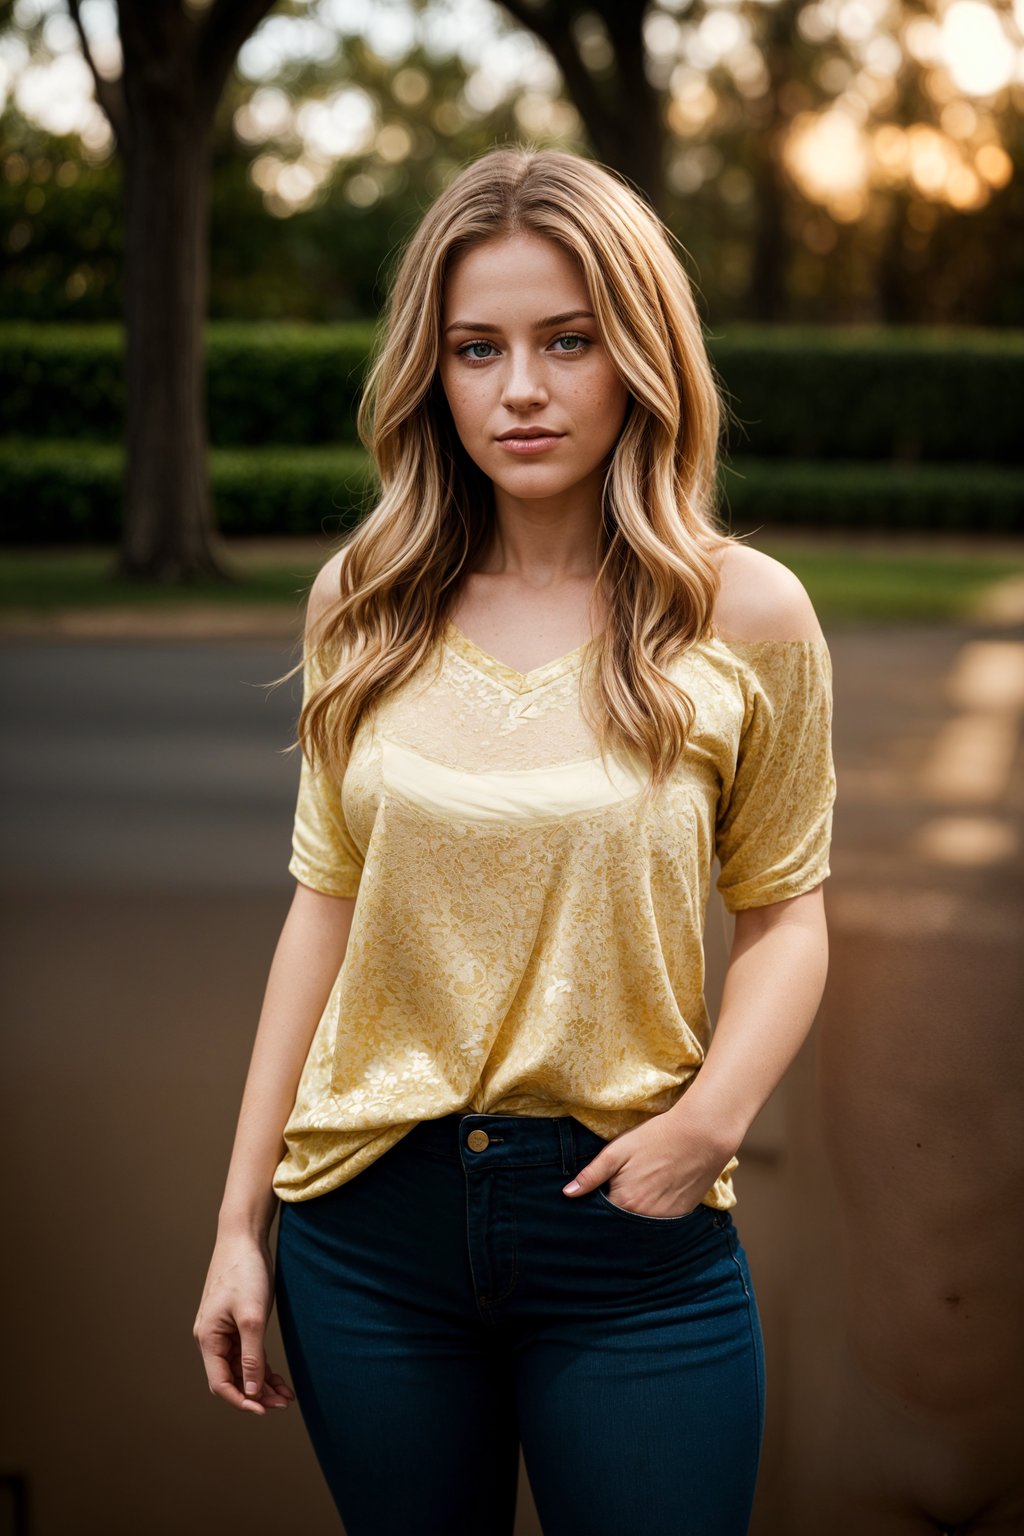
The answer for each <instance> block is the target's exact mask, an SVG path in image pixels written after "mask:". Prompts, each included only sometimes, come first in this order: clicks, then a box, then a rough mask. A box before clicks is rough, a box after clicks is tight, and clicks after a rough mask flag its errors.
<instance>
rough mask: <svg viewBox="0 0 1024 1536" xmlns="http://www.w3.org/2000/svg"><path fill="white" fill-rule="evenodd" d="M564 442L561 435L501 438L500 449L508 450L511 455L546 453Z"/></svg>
mask: <svg viewBox="0 0 1024 1536" xmlns="http://www.w3.org/2000/svg"><path fill="white" fill-rule="evenodd" d="M561 441H562V437H561V435H559V436H557V437H556V436H554V435H551V436H547V435H545V436H544V437H499V438H498V439H497V444H498V447H499V448H507V449H508V451H509V453H545V452H546V451H547V450H548V449H549V448H554V447H555V446H556V445H557V444H558V443H560V442H561Z"/></svg>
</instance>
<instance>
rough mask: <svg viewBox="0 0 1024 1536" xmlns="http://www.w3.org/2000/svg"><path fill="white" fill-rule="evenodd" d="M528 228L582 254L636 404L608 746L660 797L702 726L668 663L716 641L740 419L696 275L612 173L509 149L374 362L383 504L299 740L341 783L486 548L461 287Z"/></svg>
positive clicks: (360, 535) (371, 395)
mask: <svg viewBox="0 0 1024 1536" xmlns="http://www.w3.org/2000/svg"><path fill="white" fill-rule="evenodd" d="M520 232H529V233H534V234H537V235H541V236H544V237H546V238H547V239H549V240H553V241H555V242H556V243H557V244H558V245H559V246H561V247H562V248H563V250H565V251H567V252H568V253H569V254H570V255H572V256H574V257H575V258H576V260H577V262H578V263H579V266H580V268H581V270H582V273H583V275H584V278H585V280H586V284H587V287H588V289H589V292H590V296H591V302H592V304H593V308H594V313H595V315H596V317H597V324H598V328H599V331H600V333H601V338H602V341H603V343H604V345H605V347H606V348H607V350H608V353H609V355H610V357H611V359H612V362H613V364H614V366H615V367H616V369H617V370H618V373H619V375H620V377H621V378H622V379H623V380H624V382H625V384H626V386H627V388H628V391H629V395H630V400H629V404H628V406H627V411H626V417H625V421H624V424H623V428H622V431H621V434H620V436H619V439H618V442H617V444H616V446H615V449H614V451H613V452H612V454H611V457H610V462H609V463H608V466H607V470H606V475H605V480H604V486H603V494H602V524H601V529H600V534H599V547H598V558H599V568H598V573H597V577H596V582H595V591H602V593H603V595H604V597H605V600H606V604H607V609H608V622H607V625H606V627H605V629H604V630H603V631H602V633H601V635H600V636H599V637H598V638H597V639H596V640H595V645H594V648H593V650H592V653H591V655H590V665H591V666H593V667H594V669H595V671H594V674H593V676H594V677H595V679H596V682H597V700H598V711H597V715H596V718H595V719H594V721H593V725H594V729H595V732H596V734H597V738H598V741H599V745H600V750H601V752H602V755H603V754H604V752H605V751H606V750H607V749H609V748H611V749H613V750H614V749H618V750H619V751H620V752H625V753H626V754H627V755H628V754H636V755H638V756H639V758H640V760H641V761H643V760H644V759H646V762H647V764H648V765H649V768H650V782H649V786H648V791H649V792H650V790H651V789H653V788H655V787H657V785H658V784H659V783H661V782H662V781H663V780H664V778H665V777H666V776H667V775H668V774H669V773H670V772H671V770H672V768H673V767H674V766H675V764H676V763H677V762H678V760H679V757H680V755H681V753H682V752H683V749H684V747H685V744H686V740H687V737H688V734H689V732H690V730H691V728H692V725H693V717H694V706H693V703H692V700H691V699H690V698H689V696H688V695H687V694H686V693H685V692H684V691H683V689H682V688H680V687H679V685H678V684H677V683H675V682H674V681H673V680H672V679H671V678H670V677H669V676H668V675H667V674H666V670H665V668H666V666H667V665H668V664H669V663H670V662H671V661H672V659H673V658H674V657H677V656H678V655H680V653H681V652H683V651H684V650H685V649H686V648H687V647H689V646H690V645H692V644H693V643H695V642H696V641H699V640H701V639H702V638H704V636H705V635H707V634H708V633H709V632H711V631H712V622H711V620H712V612H713V607H714V602H715V598H716V595H717V592H718V586H719V574H718V567H717V561H716V557H717V555H718V553H719V552H720V551H721V550H723V549H724V547H726V546H727V545H729V544H730V543H732V542H734V541H735V540H734V536H733V535H731V534H727V533H726V532H724V531H723V529H722V527H721V526H720V524H719V523H718V518H717V508H716V498H717V470H718V451H719V437H720V433H721V429H722V424H723V417H724V416H725V415H726V414H727V408H726V407H725V405H724V403H723V396H722V395H721V394H720V393H719V389H718V386H717V382H716V377H715V374H714V371H713V368H712V365H711V362H710V359H709V358H708V355H707V351H706V349H705V345H704V337H703V333H702V329H701V321H700V317H699V315H698V313H697V309H696V305H695V303H694V298H693V294H692V292H691V288H690V283H689V280H688V278H687V275H686V272H685V270H684V268H683V266H682V265H681V263H680V261H679V259H678V258H677V257H676V255H675V253H674V251H673V248H672V242H673V240H674V237H673V236H672V234H671V233H670V232H669V231H668V229H667V228H666V227H665V225H664V224H663V223H662V222H661V220H660V219H659V218H658V217H657V215H656V214H655V213H654V212H653V211H652V209H651V208H650V207H649V206H648V204H647V203H646V202H644V201H643V199H642V198H641V197H640V196H639V195H638V194H637V193H635V192H634V191H633V190H632V189H631V188H630V187H629V186H627V185H626V183H625V182H623V181H622V180H620V179H619V178H618V177H617V176H616V175H615V174H613V173H612V172H610V171H608V170H607V169H605V168H603V167H602V166H599V165H596V164H594V163H593V162H592V161H589V160H586V159H583V158H582V157H580V156H578V155H574V154H569V153H565V152H562V151H559V150H551V149H535V148H532V147H529V146H515V147H509V148H499V149H494V150H491V151H489V152H488V153H486V154H484V155H482V156H481V157H480V158H478V159H477V160H475V161H473V162H472V163H471V164H470V165H468V166H467V167H465V168H464V169H463V170H462V171H461V172H460V173H459V174H457V175H456V176H455V177H454V179H453V180H452V181H451V182H450V183H449V184H448V186H447V187H446V188H445V190H444V191H443V192H442V193H441V194H440V195H439V196H438V198H437V199H436V200H435V201H434V203H433V204H432V205H431V207H430V208H429V209H428V210H427V212H426V214H425V215H424V217H423V219H422V221H421V222H420V224H419V225H418V227H417V228H416V230H415V231H414V232H413V234H412V235H411V237H410V238H409V240H408V242H407V243H406V245H405V247H404V249H403V250H402V252H401V253H400V260H399V261H398V263H397V267H396V269H395V272H394V277H393V281H392V286H391V292H390V298H389V301H388V304H387V306H386V309H385V312H384V316H383V324H382V326H381V327H380V329H379V332H378V336H377V340H376V343H375V346H374V351H373V354H372V357H371V359H370V369H369V372H368V376H367V381H366V386H365V389H364V392H363V397H362V400H361V402H360V406H359V411H358V416H357V427H358V431H359V437H360V439H361V441H362V443H363V444H364V446H365V447H366V449H367V450H368V451H369V453H370V454H371V455H372V457H373V460H374V462H375V464H376V468H377V474H378V477H379V494H378V496H377V499H376V503H375V505H374V506H373V507H372V509H371V510H370V511H369V512H368V513H367V514H366V515H365V516H364V517H363V519H362V520H361V521H360V523H359V525H358V526H357V527H356V528H355V529H354V530H353V531H352V532H351V533H350V534H349V535H347V537H346V538H345V540H344V541H343V554H342V557H341V559H340V560H339V561H338V564H337V575H338V591H337V594H336V596H332V600H331V601H330V602H329V604H328V605H327V606H326V607H325V608H324V611H323V613H322V615H321V616H320V618H319V620H318V622H317V623H316V625H315V626H314V628H315V631H316V633H315V634H314V635H312V636H311V635H310V633H309V631H308V629H307V636H306V646H307V651H306V656H307V658H309V657H310V656H312V658H313V659H314V660H315V662H316V665H317V670H318V672H319V673H320V675H321V676H322V678H323V681H322V682H320V683H319V685H318V686H315V687H314V688H313V689H312V691H311V692H310V693H309V694H308V696H307V697H306V699H305V701H304V704H303V707H302V710H301V712H300V715H299V722H298V737H299V740H298V741H296V742H294V743H293V744H292V747H291V748H290V749H289V750H294V748H295V747H297V746H299V745H300V744H301V745H302V747H303V750H304V751H305V752H306V754H307V756H308V757H309V758H310V761H311V762H313V763H320V764H323V766H324V767H325V768H326V770H327V771H328V772H329V773H330V774H331V775H332V776H335V777H337V778H338V779H340V777H341V775H342V773H343V771H344V767H345V763H346V762H347V760H348V756H349V753H350V751H351V746H352V742H353V739H354V737H355V733H356V730H357V727H358V725H359V723H360V720H361V718H362V716H363V714H364V712H365V711H367V710H369V709H371V708H372V707H373V706H374V704H375V703H376V702H377V701H378V700H379V699H380V698H381V697H382V696H383V695H384V694H385V693H387V692H388V691H389V690H391V689H393V688H396V687H398V686H399V685H400V684H401V683H402V682H404V681H405V679H407V678H408V677H410V676H411V675H412V674H413V673H414V672H415V671H416V670H417V668H418V667H419V666H420V665H421V663H423V662H424V661H425V660H426V659H427V657H428V656H429V655H430V654H431V652H432V651H433V650H434V648H435V646H436V645H437V642H438V641H439V638H440V635H441V632H442V630H443V629H444V626H445V623H446V620H447V617H448V614H449V611H450V610H451V609H452V607H453V604H454V599H455V596H456V594H457V592H458V591H459V588H460V586H461V583H462V581H463V578H464V577H465V576H466V575H467V574H468V573H469V572H470V571H472V570H473V569H474V565H475V562H476V561H477V559H478V558H479V557H480V555H481V554H482V552H483V551H484V550H485V549H486V547H487V543H488V539H489V534H490V530H491V525H492V519H493V490H492V486H491V482H490V481H489V479H488V478H487V477H486V476H485V475H484V474H483V473H482V472H481V471H480V470H479V469H478V468H477V466H476V465H475V464H474V463H473V461H472V460H471V459H470V458H469V456H468V454H467V453H466V452H465V450H464V448H463V447H462V444H461V442H460V441H459V438H458V436H457V434H456V431H455V427H454V423H453V421H452V418H451V413H450V411H449V408H448V404H447V400H446V398H445V395H444V392H443V390H442V387H441V384H440V379H439V372H438V365H439V359H440V353H441V327H442V314H443V299H444V285H445V277H446V273H447V270H448V267H449V264H450V263H451V262H452V261H453V259H454V258H456V257H457V256H460V255H462V254H463V253H465V252H466V251H468V250H469V249H471V248H472V247H474V246H476V245H479V244H481V243H482V242H484V241H491V240H495V239H498V238H501V237H503V236H509V235H513V234H518V233H520ZM299 665H300V666H301V665H302V663H299ZM297 670H298V667H295V668H292V670H291V672H289V673H287V674H286V677H290V676H292V675H293V673H294V672H295V671H297ZM588 675H589V674H588ZM280 681H284V679H280Z"/></svg>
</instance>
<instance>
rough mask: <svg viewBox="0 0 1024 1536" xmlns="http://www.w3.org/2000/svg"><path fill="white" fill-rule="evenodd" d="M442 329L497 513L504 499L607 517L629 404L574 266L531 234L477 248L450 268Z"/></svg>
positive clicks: (449, 386) (462, 427)
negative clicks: (606, 486) (611, 459)
mask: <svg viewBox="0 0 1024 1536" xmlns="http://www.w3.org/2000/svg"><path fill="white" fill-rule="evenodd" d="M441 327H442V338H441V362H440V374H441V383H442V385H443V387H444V392H445V395H446V396H447V399H448V404H449V406H450V408H451V413H452V417H453V419H454V422H455V429H456V431H457V432H458V434H459V439H460V441H461V442H462V445H463V447H464V448H465V450H466V452H467V453H468V454H469V456H470V458H471V459H472V460H473V461H474V463H475V464H477V465H478V466H479V468H480V469H481V470H483V472H484V474H485V475H487V476H489V478H490V479H491V480H492V481H493V482H494V487H495V498H496V503H497V504H498V506H499V509H500V504H501V499H502V495H503V494H504V496H507V497H509V498H512V499H513V500H516V501H523V502H532V503H537V502H544V501H549V502H553V503H556V504H557V506H558V508H559V509H562V508H565V507H566V506H567V503H568V502H570V501H571V502H572V503H573V504H574V505H576V506H578V505H579V504H580V503H581V502H585V503H587V504H590V503H592V505H593V508H594V510H595V511H598V512H599V510H600V499H601V487H602V484H603V481H604V471H605V467H606V461H607V459H608V456H609V455H610V453H611V451H612V449H613V448H614V446H615V443H616V440H617V439H618V436H619V433H620V431H621V430H622V424H623V421H624V419H625V414H626V408H627V405H628V403H629V392H628V390H627V388H626V386H625V384H624V383H623V382H622V380H621V379H620V377H619V375H618V373H617V372H616V370H615V368H614V367H613V366H612V361H611V358H610V357H609V355H608V353H607V351H606V350H605V347H604V345H603V343H602V341H601V337H600V334H599V332H598V328H597V321H596V319H595V317H594V315H593V312H592V309H591V301H590V295H589V293H588V292H587V285H586V283H585V281H584V278H583V274H582V273H581V271H580V270H579V268H578V266H577V264H576V262H575V260H574V259H573V258H572V257H571V256H570V255H569V254H568V252H566V251H565V250H563V249H562V247H561V246H559V245H556V244H555V243H554V242H553V241H551V240H547V239H545V238H543V237H542V236H540V235H534V234H517V235H511V236H507V237H503V238H499V239H494V240H489V241H487V242H486V243H485V244H482V245H478V246H474V247H473V249H472V250H470V251H467V252H466V253H465V254H464V255H462V256H460V257H458V258H457V259H456V260H455V261H454V262H453V263H452V265H451V268H450V270H449V273H448V279H447V283H446V285H445V294H444V305H443V315H442V322H441ZM537 433H544V434H547V435H546V436H537V435H535V434H537Z"/></svg>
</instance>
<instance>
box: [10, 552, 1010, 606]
mask: <svg viewBox="0 0 1024 1536" xmlns="http://www.w3.org/2000/svg"><path fill="white" fill-rule="evenodd" d="M752 542H755V541H752ZM756 547H757V548H759V549H762V550H764V551H765V552H766V553H767V554H770V555H774V556H775V557H776V558H777V559H779V560H781V561H783V562H784V563H785V564H786V565H788V566H789V567H790V569H791V570H793V571H795V572H796V574H797V575H798V576H799V577H800V579H801V580H802V581H803V583H804V585H805V586H806V588H807V590H808V592H809V593H810V595H811V599H812V601H813V602H814V605H815V608H816V609H817V612H818V615H819V617H820V618H821V620H822V622H829V621H840V622H842V621H850V622H857V621H863V622H872V621H874V622H900V621H905V622H915V621H930V622H936V621H941V620H949V619H959V618H967V617H970V616H971V615H972V614H973V613H974V611H975V605H976V604H977V602H978V600H979V598H980V597H981V596H982V594H983V593H985V592H986V591H987V590H988V589H989V588H991V587H992V586H993V585H994V584H996V583H999V582H1004V581H1007V580H1009V579H1011V578H1017V579H1018V580H1024V544H1022V545H1021V546H1020V549H1019V552H1017V550H1016V548H1015V547H1014V546H1012V545H1011V546H1005V545H1004V546H1001V547H999V548H995V549H994V548H992V547H986V545H985V544H984V543H983V542H982V541H980V540H979V541H978V543H977V545H976V547H975V548H974V549H972V548H971V547H970V546H967V545H964V546H963V547H958V548H956V549H955V550H950V549H948V548H947V549H943V548H932V549H930V548H929V547H928V541H927V536H922V538H921V540H920V541H919V542H917V543H915V544H914V545H913V546H907V545H906V544H898V545H896V546H894V547H893V548H892V549H887V548H885V547H884V546H880V545H879V544H871V545H864V544H859V543H858V542H856V541H854V540H851V541H849V542H840V541H838V540H835V539H829V540H819V541H814V540H813V539H808V540H807V541H806V542H802V541H801V540H800V538H799V536H798V535H797V534H795V533H794V534H787V535H786V536H785V537H784V538H781V539H778V540H773V539H772V537H771V536H770V534H769V533H767V532H764V533H761V534H758V535H757V536H756ZM228 548H229V557H230V559H231V561H232V563H233V565H234V567H235V569H236V572H237V576H238V579H237V580H235V581H233V582H229V583H221V582H215V581H198V582H195V583H194V584H192V585H191V586H189V587H187V588H174V587H172V588H154V587H148V586H143V585H137V584H135V583H133V582H125V581H120V582H119V581H115V580H114V579H113V578H112V577H111V576H110V575H109V574H108V573H109V570H110V568H111V565H112V562H113V552H112V551H111V550H107V549H94V548H93V549H80V550H79V549H64V550H59V551H46V550H38V549H31V550H29V549H12V548H8V549H4V550H0V607H2V608H3V609H4V610H5V611H7V612H8V613H12V612H13V611H20V612H22V613H32V614H36V615H41V614H45V613H47V612H53V611H54V610H60V609H90V610H93V611H96V610H101V609H103V608H119V609H123V608H136V607H139V608H146V609H152V608H154V607H160V608H162V609H167V608H181V607H190V606H194V605H197V604H202V605H203V606H204V607H206V606H209V605H217V606H226V605H231V606H236V605H239V604H242V605H248V604H259V605H261V606H262V605H266V604H269V605H276V606H278V607H281V606H289V607H294V608H295V610H296V613H297V614H299V613H301V609H302V606H303V603H304V599H305V594H306V592H307V591H308V588H309V584H310V582H311V581H312V579H313V576H314V575H315V573H316V571H317V569H318V567H319V565H320V564H321V563H322V562H323V560H324V558H325V557H326V555H327V553H328V550H329V546H328V545H327V544H326V543H324V542H322V541H318V540H298V539H289V540H282V541H278V542H275V541H271V540H253V541H249V540H245V541H236V542H234V543H232V544H230V545H229V546H228Z"/></svg>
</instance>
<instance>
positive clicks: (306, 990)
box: [217, 883, 355, 1239]
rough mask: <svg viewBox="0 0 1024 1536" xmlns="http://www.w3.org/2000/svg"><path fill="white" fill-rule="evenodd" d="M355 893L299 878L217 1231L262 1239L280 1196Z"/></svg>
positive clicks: (274, 966) (267, 997) (270, 983)
mask: <svg viewBox="0 0 1024 1536" xmlns="http://www.w3.org/2000/svg"><path fill="white" fill-rule="evenodd" d="M354 910H355V900H354V898H349V897H344V896H328V895H326V894H324V893H323V892H321V891H314V890H312V889H311V888H310V887H309V886H306V885H301V884H299V883H296V886H295V894H294V896H293V897H292V903H291V906H290V908H289V910H288V916H287V917H286V919H285V922H284V927H283V928H282V929H281V936H280V938H279V939H278V942H277V948H276V949H275V951H274V958H273V961H272V963H271V966H270V975H269V976H268V978H267V986H266V991H265V993H264V997H263V1007H262V1009H261V1012H260V1018H259V1023H258V1025H257V1028H256V1039H255V1042H254V1044H253V1050H252V1059H251V1061H250V1063H249V1072H248V1076H247V1077H246V1081H245V1090H244V1092H243V1095H242V1107H241V1110H240V1112H239V1116H238V1128H237V1130H236V1132H235V1141H234V1147H233V1149H232V1153H231V1162H230V1164H229V1167H228V1175H227V1181H226V1184H225V1188H224V1196H223V1199H222V1201H221V1206H220V1215H219V1218H218V1222H217V1232H218V1235H221V1234H224V1233H231V1234H247V1235H249V1236H251V1237H256V1238H259V1239H263V1238H265V1237H266V1236H267V1233H268V1232H269V1230H270V1225H271V1222H272V1221H273V1218H274V1212H275V1210H276V1206H277V1201H276V1197H275V1195H274V1193H273V1191H272V1189H271V1179H272V1177H273V1173H274V1169H275V1168H276V1167H277V1164H278V1163H279V1162H280V1160H281V1158H282V1157H283V1156H284V1151H285V1147H284V1135H283V1133H284V1127H285V1124H286V1122H287V1120H288V1116H289V1114H290V1113H291V1109H292V1106H293V1105H294V1103H295V1094H296V1090H297V1088H298V1083H299V1078H300V1076H301V1073H302V1068H303V1066H304V1064H305V1061H306V1056H307V1055H308V1053H309V1046H310V1042H311V1040H312V1038H313V1034H314V1032H315V1030H316V1026H317V1024H318V1023H319V1021H320V1017H321V1015H322V1013H323V1011H324V1008H325V1006H326V1004H327V999H328V997H329V995H330V991H331V988H332V986H333V985H334V982H335V979H336V977H337V974H338V971H339V970H340V969H341V963H342V961H343V960H344V958H345V948H346V945H347V944H348V935H349V929H350V927H351V924H352V914H353V912H354Z"/></svg>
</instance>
